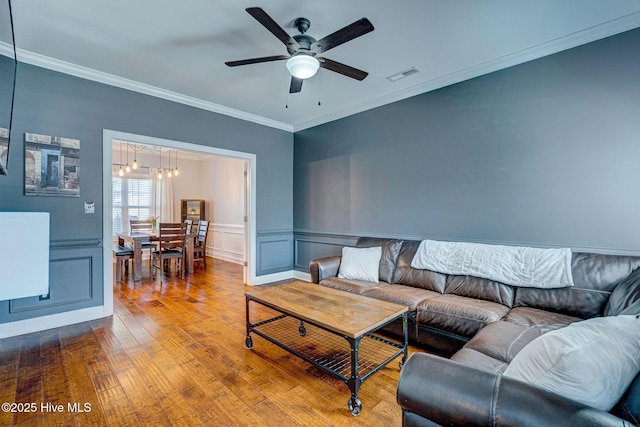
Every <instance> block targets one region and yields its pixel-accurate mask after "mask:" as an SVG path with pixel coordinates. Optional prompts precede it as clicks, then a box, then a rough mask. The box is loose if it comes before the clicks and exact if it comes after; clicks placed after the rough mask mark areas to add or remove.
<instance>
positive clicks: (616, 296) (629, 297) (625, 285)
mask: <svg viewBox="0 0 640 427" xmlns="http://www.w3.org/2000/svg"><path fill="white" fill-rule="evenodd" d="M618 314H640V268H636V269H635V270H633V272H632V273H631V274H630V275H628V276H627V277H625V278H624V279H622V280H620V281H619V282H618V283H617V285H616V287H615V289H614V290H613V293H612V294H611V296H610V297H609V301H607V305H606V307H605V308H604V315H605V316H617V315H618Z"/></svg>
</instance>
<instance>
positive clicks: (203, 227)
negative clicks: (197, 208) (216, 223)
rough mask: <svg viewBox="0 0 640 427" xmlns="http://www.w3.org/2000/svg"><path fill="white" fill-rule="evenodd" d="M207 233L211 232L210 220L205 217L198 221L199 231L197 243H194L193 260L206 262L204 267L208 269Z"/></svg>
mask: <svg viewBox="0 0 640 427" xmlns="http://www.w3.org/2000/svg"><path fill="white" fill-rule="evenodd" d="M207 234H209V221H205V220H203V219H201V220H200V222H198V232H197V236H196V241H195V244H194V245H193V261H194V262H196V261H197V262H198V266H199V265H200V261H202V262H203V263H204V269H205V270H206V269H207Z"/></svg>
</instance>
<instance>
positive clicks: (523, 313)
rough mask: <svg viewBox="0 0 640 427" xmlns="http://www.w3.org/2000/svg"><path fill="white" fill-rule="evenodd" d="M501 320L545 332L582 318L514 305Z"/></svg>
mask: <svg viewBox="0 0 640 427" xmlns="http://www.w3.org/2000/svg"><path fill="white" fill-rule="evenodd" d="M502 320H504V321H505V322H509V323H515V324H516V325H521V326H526V327H537V328H540V330H541V331H542V332H543V333H545V332H549V331H555V330H556V329H560V328H564V327H565V326H569V325H570V324H572V323H574V322H580V321H581V320H583V319H580V318H579V317H573V316H568V315H566V314H560V313H553V312H551V311H545V310H540V309H537V308H532V307H516V308H514V309H512V310H511V311H510V312H509V313H508V314H507V315H506V316H505V317H504V319H502Z"/></svg>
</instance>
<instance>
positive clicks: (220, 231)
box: [207, 223, 245, 264]
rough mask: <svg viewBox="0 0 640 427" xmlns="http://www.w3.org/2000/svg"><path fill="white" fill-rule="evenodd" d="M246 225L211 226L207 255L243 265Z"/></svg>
mask: <svg viewBox="0 0 640 427" xmlns="http://www.w3.org/2000/svg"><path fill="white" fill-rule="evenodd" d="M244 242H245V237H244V225H242V224H218V223H211V224H209V235H208V236H207V254H208V255H210V256H212V257H214V258H219V259H223V260H225V261H230V262H234V263H236V264H242V263H243V262H244Z"/></svg>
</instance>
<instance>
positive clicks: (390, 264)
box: [356, 237, 402, 283]
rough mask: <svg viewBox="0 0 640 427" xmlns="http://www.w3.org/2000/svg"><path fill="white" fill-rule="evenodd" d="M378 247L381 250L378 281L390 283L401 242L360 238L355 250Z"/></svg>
mask: <svg viewBox="0 0 640 427" xmlns="http://www.w3.org/2000/svg"><path fill="white" fill-rule="evenodd" d="M378 246H379V247H381V248H382V256H381V257H380V272H379V275H378V279H379V280H381V281H384V282H388V283H391V281H392V279H393V274H394V272H395V269H396V262H397V260H398V254H399V253H400V247H401V246H402V240H397V239H379V238H375V237H360V238H359V239H358V242H357V243H356V247H357V248H372V247H378Z"/></svg>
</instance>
